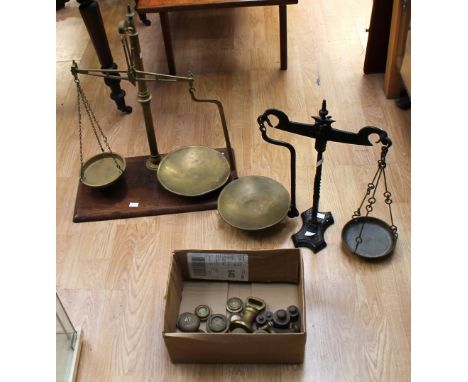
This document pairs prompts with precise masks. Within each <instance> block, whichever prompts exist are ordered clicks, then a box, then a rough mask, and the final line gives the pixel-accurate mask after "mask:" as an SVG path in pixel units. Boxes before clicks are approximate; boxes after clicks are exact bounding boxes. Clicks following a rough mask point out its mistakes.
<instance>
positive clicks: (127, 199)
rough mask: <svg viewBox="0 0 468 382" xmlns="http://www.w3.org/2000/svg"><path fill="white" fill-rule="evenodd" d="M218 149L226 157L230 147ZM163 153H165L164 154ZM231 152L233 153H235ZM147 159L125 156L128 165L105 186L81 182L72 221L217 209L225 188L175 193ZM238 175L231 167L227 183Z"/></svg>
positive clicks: (145, 157) (144, 157)
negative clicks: (163, 183) (194, 193)
mask: <svg viewBox="0 0 468 382" xmlns="http://www.w3.org/2000/svg"><path fill="white" fill-rule="evenodd" d="M216 150H218V151H220V152H222V153H224V154H225V155H226V156H227V149H225V148H222V149H216ZM164 155H166V154H162V156H164ZM232 155H233V156H234V152H232ZM147 158H148V156H138V157H132V158H126V161H127V168H126V170H125V172H124V174H123V175H122V177H121V178H120V179H119V180H118V181H117V182H116V183H115V184H113V185H112V186H110V187H107V188H105V189H96V188H91V187H87V186H85V185H83V184H82V183H81V182H80V183H79V185H78V192H77V195H76V202H75V212H74V214H73V222H75V223H81V222H90V221H101V220H110V219H127V218H136V217H143V216H156V215H167V214H177V213H182V212H194V211H206V210H214V209H216V208H217V204H218V195H219V193H220V191H221V190H222V187H221V188H220V189H219V190H216V191H213V192H210V193H209V194H206V195H202V196H197V197H186V196H179V195H176V194H173V193H171V192H169V191H167V190H166V189H165V188H164V187H163V186H161V184H159V182H158V180H157V177H156V172H155V171H150V170H148V169H147V168H146V160H147ZM236 178H237V171H236V169H235V168H234V169H231V176H230V178H229V180H228V181H227V183H226V184H228V183H229V182H231V181H232V180H234V179H236ZM131 203H138V207H131V206H130V205H131Z"/></svg>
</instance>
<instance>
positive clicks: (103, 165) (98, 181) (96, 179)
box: [81, 152, 126, 188]
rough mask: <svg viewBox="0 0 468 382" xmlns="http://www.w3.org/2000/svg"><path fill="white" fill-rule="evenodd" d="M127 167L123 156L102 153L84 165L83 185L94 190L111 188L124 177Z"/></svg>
mask: <svg viewBox="0 0 468 382" xmlns="http://www.w3.org/2000/svg"><path fill="white" fill-rule="evenodd" d="M117 164H118V166H117ZM125 166H126V162H125V158H124V157H122V156H121V155H119V154H116V153H109V152H105V153H100V154H98V155H95V156H93V157H91V158H89V159H88V160H87V161H86V162H85V163H84V164H83V173H82V176H81V183H83V184H84V185H86V186H89V187H94V188H102V187H106V186H110V185H111V184H112V183H114V182H115V181H117V179H119V178H120V177H121V176H122V174H123V172H124V171H125ZM119 167H120V168H119Z"/></svg>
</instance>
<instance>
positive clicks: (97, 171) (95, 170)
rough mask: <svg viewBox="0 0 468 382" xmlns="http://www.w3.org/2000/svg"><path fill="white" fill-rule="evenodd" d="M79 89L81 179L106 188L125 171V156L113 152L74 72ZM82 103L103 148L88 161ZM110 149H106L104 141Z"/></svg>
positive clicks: (95, 186)
mask: <svg viewBox="0 0 468 382" xmlns="http://www.w3.org/2000/svg"><path fill="white" fill-rule="evenodd" d="M74 77H75V84H76V89H77V107H78V128H79V135H80V164H81V166H80V180H81V183H83V184H84V185H85V186H89V187H92V188H104V187H107V186H110V185H111V184H113V183H115V182H116V181H117V180H118V179H119V178H120V177H121V176H122V174H123V172H124V171H125V166H126V162H125V158H124V157H123V156H121V155H119V154H117V153H115V152H113V151H112V150H111V148H110V146H109V143H108V142H107V137H106V135H105V134H104V132H103V131H102V129H101V127H100V126H99V123H98V121H97V119H96V116H95V115H94V112H93V110H92V109H91V105H90V104H89V101H88V99H87V98H86V96H85V94H84V92H83V89H82V88H81V84H80V80H79V79H78V76H77V74H76V73H75V74H74ZM81 104H83V106H84V108H85V112H86V115H87V117H88V119H89V122H90V125H91V127H92V129H93V133H94V136H95V137H96V141H97V143H98V145H99V148H100V149H101V153H99V154H97V155H94V156H92V157H91V158H89V159H88V160H87V161H85V162H84V161H83V131H82V130H83V128H82V116H81ZM101 140H102V141H103V142H104V145H105V147H106V148H107V150H108V151H105V149H104V146H103V142H101Z"/></svg>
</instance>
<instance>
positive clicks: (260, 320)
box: [255, 313, 267, 326]
mask: <svg viewBox="0 0 468 382" xmlns="http://www.w3.org/2000/svg"><path fill="white" fill-rule="evenodd" d="M266 322H267V319H266V317H265V315H264V314H263V313H260V314H258V315H257V317H255V323H256V324H257V326H262V325H265V324H266Z"/></svg>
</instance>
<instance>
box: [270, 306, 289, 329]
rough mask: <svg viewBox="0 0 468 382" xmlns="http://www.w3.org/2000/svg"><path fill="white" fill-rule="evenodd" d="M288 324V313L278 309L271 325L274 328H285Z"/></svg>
mask: <svg viewBox="0 0 468 382" xmlns="http://www.w3.org/2000/svg"><path fill="white" fill-rule="evenodd" d="M290 322H291V319H290V318H289V313H288V312H287V311H286V310H284V309H279V310H277V311H276V312H275V313H274V314H273V324H274V326H275V327H276V328H287V327H288V326H289V323H290Z"/></svg>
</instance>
